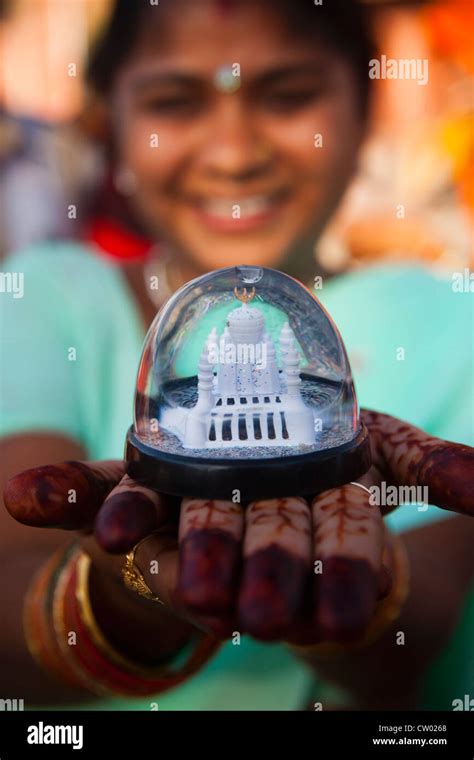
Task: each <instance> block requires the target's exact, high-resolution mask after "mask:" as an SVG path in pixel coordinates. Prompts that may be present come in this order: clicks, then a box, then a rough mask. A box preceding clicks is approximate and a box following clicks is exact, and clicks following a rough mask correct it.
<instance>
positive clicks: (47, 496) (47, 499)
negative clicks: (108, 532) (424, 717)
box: [4, 462, 106, 530]
mask: <svg viewBox="0 0 474 760" xmlns="http://www.w3.org/2000/svg"><path fill="white" fill-rule="evenodd" d="M104 489H105V485H104V483H102V481H100V480H99V479H98V478H96V477H95V476H94V475H93V473H91V472H90V470H89V469H88V468H87V466H86V465H83V464H82V463H81V462H64V463H61V464H57V465H45V466H43V467H35V468H33V469H31V470H26V471H25V472H22V473H20V474H19V475H16V476H15V477H13V478H11V479H10V480H9V481H8V483H7V485H6V488H5V492H4V503H5V506H6V508H7V510H8V511H9V513H10V514H11V515H12V517H14V518H15V520H18V521H19V522H21V523H23V524H25V525H31V526H34V527H50V528H55V527H58V528H63V529H69V530H74V529H78V528H84V527H85V526H86V525H87V524H89V525H90V523H91V522H92V520H93V518H94V516H95V514H96V512H97V510H98V509H99V507H100V505H101V503H102V501H103V499H104V497H105V494H106V491H105V490H104ZM71 495H73V496H74V498H73V499H71V498H70V497H71Z"/></svg>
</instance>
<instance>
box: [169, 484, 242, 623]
mask: <svg viewBox="0 0 474 760" xmlns="http://www.w3.org/2000/svg"><path fill="white" fill-rule="evenodd" d="M243 526H244V518H243V512H242V508H241V507H240V505H239V504H234V503H233V502H230V501H220V500H212V499H210V500H208V501H203V500H201V499H184V500H183V502H182V505H181V517H180V526H179V546H180V566H179V580H178V593H179V596H180V598H181V601H182V602H183V604H185V605H187V606H189V607H190V608H192V609H193V610H196V611H199V612H200V613H204V614H210V615H212V614H214V613H222V612H226V611H229V610H230V609H231V607H232V604H233V601H234V596H235V590H236V587H237V582H238V577H239V571H240V560H241V544H242V534H243Z"/></svg>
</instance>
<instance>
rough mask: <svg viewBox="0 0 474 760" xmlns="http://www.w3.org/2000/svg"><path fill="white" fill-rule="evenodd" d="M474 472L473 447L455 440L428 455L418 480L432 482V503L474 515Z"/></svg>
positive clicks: (430, 499) (429, 495)
mask: <svg viewBox="0 0 474 760" xmlns="http://www.w3.org/2000/svg"><path fill="white" fill-rule="evenodd" d="M473 473H474V451H473V449H471V448H469V447H468V446H461V445H460V444H451V445H447V446H446V447H443V448H441V449H439V450H435V451H433V452H432V453H431V454H430V455H429V456H428V457H427V459H426V462H425V463H424V464H422V466H421V468H420V471H419V473H418V481H419V484H420V485H422V486H423V485H425V484H426V485H427V486H428V499H429V501H430V503H431V504H439V505H441V506H443V507H445V508H447V509H453V510H455V511H456V512H462V513H463V514H467V515H474V489H473V486H472V481H473Z"/></svg>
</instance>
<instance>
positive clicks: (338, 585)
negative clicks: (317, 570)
mask: <svg viewBox="0 0 474 760" xmlns="http://www.w3.org/2000/svg"><path fill="white" fill-rule="evenodd" d="M377 593H378V582H377V576H376V574H375V572H374V570H373V569H372V567H371V566H370V565H369V563H368V562H366V561H365V560H362V559H350V558H348V557H329V558H328V559H325V560H323V571H322V573H321V575H318V576H317V580H316V586H315V615H314V623H315V625H316V626H317V628H318V629H319V631H320V633H321V636H322V638H323V639H325V640H327V641H340V642H345V641H353V640H355V639H357V638H358V637H360V636H361V634H362V633H363V632H364V630H365V629H366V627H367V625H368V623H369V622H370V619H371V617H372V615H373V613H374V610H375V603H376V598H377Z"/></svg>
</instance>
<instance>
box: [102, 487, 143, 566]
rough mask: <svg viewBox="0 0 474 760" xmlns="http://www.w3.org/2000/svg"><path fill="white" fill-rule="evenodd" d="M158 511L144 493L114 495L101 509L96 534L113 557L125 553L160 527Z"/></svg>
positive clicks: (133, 492) (130, 492)
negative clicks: (158, 524)
mask: <svg viewBox="0 0 474 760" xmlns="http://www.w3.org/2000/svg"><path fill="white" fill-rule="evenodd" d="M157 527H158V526H157V515H156V508H155V505H154V504H153V502H152V501H151V500H150V499H149V498H148V497H147V496H145V494H143V493H141V492H140V491H125V492H124V493H118V494H115V495H114V496H111V497H110V498H109V499H107V501H106V502H105V503H104V505H103V506H102V507H101V509H100V510H99V513H98V515H97V519H96V521H95V525H94V534H95V537H96V539H97V541H98V543H99V544H100V546H101V547H102V548H103V549H104V550H105V551H106V552H109V553H111V554H124V553H125V552H128V551H130V550H131V549H132V548H133V547H134V546H135V544H137V543H138V542H139V541H141V540H142V539H143V538H145V537H146V536H148V535H149V534H150V533H151V532H152V531H153V530H155V529H156V528H157Z"/></svg>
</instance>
